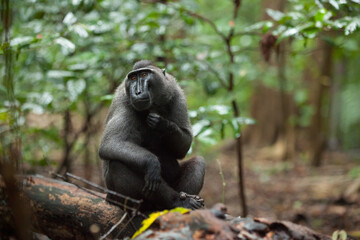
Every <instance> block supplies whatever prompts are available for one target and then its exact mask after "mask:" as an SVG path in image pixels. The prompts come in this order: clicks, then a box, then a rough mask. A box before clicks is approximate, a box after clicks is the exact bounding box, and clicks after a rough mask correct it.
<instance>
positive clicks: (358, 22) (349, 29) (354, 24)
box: [345, 18, 360, 35]
mask: <svg viewBox="0 0 360 240" xmlns="http://www.w3.org/2000/svg"><path fill="white" fill-rule="evenodd" d="M357 28H360V18H354V19H353V20H352V21H351V22H350V23H349V24H348V25H347V26H346V27H345V35H349V34H351V33H353V32H354V31H355V30H356V29H357Z"/></svg>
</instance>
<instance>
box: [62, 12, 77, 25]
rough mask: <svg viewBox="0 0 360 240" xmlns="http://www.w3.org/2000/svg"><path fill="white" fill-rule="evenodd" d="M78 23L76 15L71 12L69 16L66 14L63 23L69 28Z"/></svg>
mask: <svg viewBox="0 0 360 240" xmlns="http://www.w3.org/2000/svg"><path fill="white" fill-rule="evenodd" d="M76 21H77V18H76V17H75V15H74V14H73V13H72V12H69V13H68V14H66V16H65V18H64V20H63V23H64V24H65V25H67V26H70V25H73V24H74V23H75V22H76Z"/></svg>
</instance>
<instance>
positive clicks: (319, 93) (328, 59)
mask: <svg viewBox="0 0 360 240" xmlns="http://www.w3.org/2000/svg"><path fill="white" fill-rule="evenodd" d="M318 47H319V51H317V52H316V53H315V58H314V59H315V61H316V64H317V65H315V66H319V68H320V72H319V73H316V72H313V73H312V74H311V77H310V79H308V80H311V82H310V85H311V87H310V90H311V94H312V95H311V99H310V102H311V104H312V105H313V107H314V110H315V111H314V115H313V116H312V119H311V123H310V128H309V140H310V141H309V142H310V143H311V145H310V156H311V164H312V165H313V166H315V167H318V166H320V165H321V159H322V154H323V152H324V150H325V148H326V141H327V137H328V132H329V131H328V123H329V120H328V117H329V111H324V107H325V106H329V105H330V104H329V86H330V83H331V78H332V46H331V45H330V44H328V43H326V42H325V41H323V40H320V39H319V40H318Z"/></svg>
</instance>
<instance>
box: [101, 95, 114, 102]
mask: <svg viewBox="0 0 360 240" xmlns="http://www.w3.org/2000/svg"><path fill="white" fill-rule="evenodd" d="M113 99H114V94H108V95H105V96H102V97H101V98H100V101H112V100H113Z"/></svg>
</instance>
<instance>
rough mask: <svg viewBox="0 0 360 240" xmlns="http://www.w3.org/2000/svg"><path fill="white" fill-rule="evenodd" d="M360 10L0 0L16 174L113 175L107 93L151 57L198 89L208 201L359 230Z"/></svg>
mask: <svg viewBox="0 0 360 240" xmlns="http://www.w3.org/2000/svg"><path fill="white" fill-rule="evenodd" d="M359 16H360V2H359V1H357V0H319V1H311V0H291V1H290V0H289V1H286V0H276V1H265V0H262V1H259V0H257V1H241V0H233V1H205V0H183V1H156V0H144V1H133V0H121V1H115V0H100V1H95V0H67V1H46V0H23V1H10V0H2V1H1V23H2V24H1V26H0V30H1V48H0V59H1V61H0V68H1V79H2V84H1V85H0V103H1V105H0V153H1V154H0V174H1V176H2V178H3V179H4V182H5V185H6V187H7V189H8V190H9V192H11V189H12V187H14V188H15V186H14V183H13V180H14V176H15V175H23V174H41V175H44V176H47V177H51V176H54V173H56V174H60V175H64V174H65V173H73V174H75V175H77V176H80V177H82V178H83V179H86V180H88V181H91V182H93V183H96V184H99V185H100V186H104V182H103V179H102V161H101V159H100V158H99V157H98V148H99V142H100V137H101V134H102V131H103V126H104V122H105V118H106V114H107V112H108V108H109V105H110V103H111V101H112V99H113V94H114V91H115V89H116V88H117V87H118V85H119V84H120V83H121V82H122V81H123V79H124V78H125V77H126V75H127V73H128V72H129V71H130V70H131V68H132V65H133V64H134V62H136V61H138V60H140V59H149V60H151V61H153V62H154V63H156V65H158V66H160V67H161V68H166V71H167V72H169V73H171V74H172V75H174V76H175V77H176V78H177V81H178V82H179V84H180V85H181V87H182V88H183V90H184V92H185V94H186V97H187V104H188V110H189V111H188V113H189V117H190V119H191V123H192V130H193V136H194V140H193V143H192V146H191V149H190V151H189V152H188V156H187V157H186V158H189V157H190V156H195V155H201V156H203V157H204V158H205V159H206V161H207V169H206V176H205V185H204V188H203V190H202V192H201V193H200V195H201V196H202V197H203V198H204V199H205V204H206V207H211V206H213V205H214V204H215V203H218V202H222V203H224V204H225V205H226V206H227V207H228V212H229V213H230V214H231V215H233V216H238V215H241V216H244V217H245V216H250V217H269V218H273V219H279V220H288V221H292V222H295V223H299V224H302V225H305V226H308V227H310V228H312V229H314V230H316V231H319V232H321V233H324V234H327V235H332V233H333V232H334V231H336V230H340V229H343V230H345V231H346V232H347V233H348V234H350V235H352V236H353V237H357V238H360V77H359V76H360V69H359V67H358V66H360V45H359V43H360V35H359V29H360V17H359ZM9 184H10V185H9ZM9 192H8V193H9ZM10 195H11V194H10ZM1 206H2V205H1V204H0V207H1ZM21 210H22V209H21V208H19V211H18V214H19V215H20V216H21V215H22V214H25V213H21ZM24 211H26V210H24ZM15 215H16V214H15ZM25 215H26V214H25ZM0 230H3V229H2V227H0ZM0 234H1V233H0ZM0 238H1V235H0ZM20 238H21V237H20ZM339 239H340V238H339Z"/></svg>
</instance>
